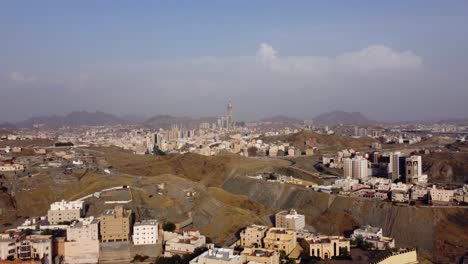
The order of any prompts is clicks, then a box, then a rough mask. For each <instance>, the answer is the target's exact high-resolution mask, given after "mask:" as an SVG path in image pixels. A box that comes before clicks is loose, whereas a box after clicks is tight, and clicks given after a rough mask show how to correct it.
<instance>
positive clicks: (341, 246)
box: [303, 235, 350, 259]
mask: <svg viewBox="0 0 468 264" xmlns="http://www.w3.org/2000/svg"><path fill="white" fill-rule="evenodd" d="M303 245H304V246H305V248H306V251H307V252H308V253H309V256H311V257H319V258H321V259H331V258H332V257H337V256H341V255H348V254H349V252H350V240H349V239H346V238H344V237H342V236H324V235H311V236H309V237H307V238H306V239H305V241H304V243H303Z"/></svg>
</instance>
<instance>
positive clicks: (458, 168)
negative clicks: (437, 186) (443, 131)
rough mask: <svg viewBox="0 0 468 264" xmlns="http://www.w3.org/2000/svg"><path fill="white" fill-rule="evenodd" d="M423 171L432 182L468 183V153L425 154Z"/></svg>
mask: <svg viewBox="0 0 468 264" xmlns="http://www.w3.org/2000/svg"><path fill="white" fill-rule="evenodd" d="M422 160H423V171H424V173H427V175H428V176H429V178H430V180H431V182H435V183H468V162H467V161H468V153H466V152H441V153H431V154H429V155H424V156H423V159H422Z"/></svg>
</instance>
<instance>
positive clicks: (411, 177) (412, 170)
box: [405, 156, 422, 183]
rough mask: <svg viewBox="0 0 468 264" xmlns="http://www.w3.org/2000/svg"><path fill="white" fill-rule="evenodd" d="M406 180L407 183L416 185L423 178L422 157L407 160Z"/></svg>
mask: <svg viewBox="0 0 468 264" xmlns="http://www.w3.org/2000/svg"><path fill="white" fill-rule="evenodd" d="M405 165H406V166H405V180H406V182H407V183H416V182H418V179H419V178H420V177H421V176H422V159H421V156H410V157H407V158H406V159H405Z"/></svg>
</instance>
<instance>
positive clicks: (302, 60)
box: [257, 43, 422, 74]
mask: <svg viewBox="0 0 468 264" xmlns="http://www.w3.org/2000/svg"><path fill="white" fill-rule="evenodd" d="M257 57H258V58H260V60H261V61H262V62H263V63H264V64H265V65H266V66H268V67H269V68H270V69H271V70H272V71H279V72H292V73H313V74H326V73H334V72H340V73H370V72H372V71H376V70H410V69H418V68H420V67H421V66H422V59H421V58H420V57H418V56H417V55H415V54H413V53H412V52H411V51H404V52H397V51H394V50H393V49H391V48H389V47H386V46H384V45H371V46H368V47H367V48H364V49H361V50H358V51H352V52H346V53H342V54H339V55H337V56H335V57H325V56H300V57H292V56H290V57H287V56H286V57H281V56H278V52H277V51H276V50H275V49H274V48H273V47H272V46H271V45H269V44H266V43H262V44H260V46H259V48H258V51H257Z"/></svg>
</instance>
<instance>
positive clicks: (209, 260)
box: [190, 248, 242, 264]
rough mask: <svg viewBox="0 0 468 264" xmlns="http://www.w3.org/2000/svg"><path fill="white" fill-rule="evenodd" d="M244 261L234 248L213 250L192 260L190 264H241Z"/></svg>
mask: <svg viewBox="0 0 468 264" xmlns="http://www.w3.org/2000/svg"><path fill="white" fill-rule="evenodd" d="M241 263H242V259H241V256H240V255H239V254H236V253H235V252H234V249H232V248H213V249H209V250H207V251H205V252H203V253H202V254H201V255H200V256H198V257H196V258H194V259H192V260H191V261H190V264H241Z"/></svg>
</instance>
